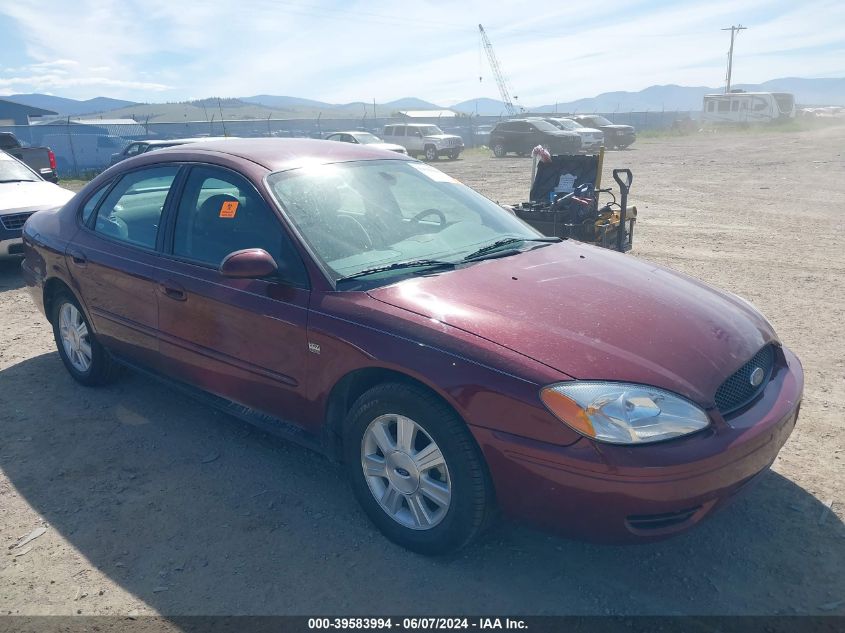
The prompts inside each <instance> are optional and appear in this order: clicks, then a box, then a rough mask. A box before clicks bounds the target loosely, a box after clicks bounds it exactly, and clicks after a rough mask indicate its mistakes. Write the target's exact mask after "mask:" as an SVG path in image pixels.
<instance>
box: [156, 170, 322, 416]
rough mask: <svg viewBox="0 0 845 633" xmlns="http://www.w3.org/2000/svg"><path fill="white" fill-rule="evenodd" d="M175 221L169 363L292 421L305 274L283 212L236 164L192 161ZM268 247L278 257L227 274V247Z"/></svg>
mask: <svg viewBox="0 0 845 633" xmlns="http://www.w3.org/2000/svg"><path fill="white" fill-rule="evenodd" d="M179 198H180V199H179V202H178V204H174V205H173V207H172V211H173V213H172V218H171V219H170V220H169V222H168V226H169V228H168V237H167V240H166V245H165V257H164V258H163V259H162V262H161V264H160V267H159V269H158V271H157V274H158V277H157V282H158V314H159V331H160V349H161V356H162V362H163V365H164V369H163V371H164V372H166V373H167V374H169V375H171V376H172V377H174V378H177V379H178V380H181V381H183V382H187V383H190V384H192V385H196V386H199V387H200V388H202V389H204V390H206V391H209V392H211V393H213V394H215V395H218V396H221V397H223V398H225V399H227V400H230V401H232V402H234V403H237V404H239V405H242V406H243V407H246V408H248V409H250V410H254V411H259V412H262V413H264V414H269V415H271V416H273V417H275V418H281V419H282V420H286V421H292V420H293V419H294V418H295V417H296V414H295V412H296V411H302V410H303V407H302V405H303V401H304V389H305V376H306V367H307V365H308V341H307V334H306V326H307V316H308V300H309V297H310V291H309V289H308V279H307V273H306V271H305V268H304V265H303V263H302V261H301V259H300V258H299V255H298V253H297V252H296V250H295V248H294V247H293V244H292V243H291V241H290V238H289V237H288V235H287V233H286V231H285V230H284V228H283V226H282V224H281V222H280V220H279V218H278V217H277V216H276V214H275V213H274V212H273V210H272V209H271V208H270V206H269V204H268V203H267V202H266V201H265V200H264V198H263V197H262V196H261V195H260V194H259V192H258V191H257V189H256V188H255V187H254V186H253V185H252V184H251V183H250V182H249V181H248V180H247V179H246V178H244V177H243V176H242V175H240V174H238V173H236V172H234V171H231V170H229V169H226V168H223V167H219V166H214V165H201V164H195V165H193V166H191V168H190V172H189V173H188V175H187V177H186V179H185V182H184V186H183V187H182V188H181V191H180V194H179ZM244 248H263V249H264V250H266V251H267V252H268V253H270V254H271V255H272V256H273V258H274V259H275V260H276V262H277V264H278V265H279V268H280V270H279V274H278V275H276V276H273V277H270V278H264V279H230V278H226V277H223V276H222V275H221V274H220V273H219V272H218V268H219V266H220V263H221V262H222V260H223V258H224V257H225V256H226V255H228V254H229V253H231V252H233V251H236V250H240V249H244Z"/></svg>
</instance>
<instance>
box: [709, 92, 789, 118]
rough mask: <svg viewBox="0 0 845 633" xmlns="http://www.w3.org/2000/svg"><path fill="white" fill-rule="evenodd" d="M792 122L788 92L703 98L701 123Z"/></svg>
mask: <svg viewBox="0 0 845 633" xmlns="http://www.w3.org/2000/svg"><path fill="white" fill-rule="evenodd" d="M792 118H795V97H794V96H793V95H791V94H790V93H788V92H744V91H740V90H737V91H734V92H727V93H723V94H712V95H704V111H703V112H702V115H701V120H702V121H710V122H713V123H769V122H771V121H777V120H779V119H792Z"/></svg>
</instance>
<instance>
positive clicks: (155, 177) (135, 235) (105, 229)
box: [94, 165, 179, 249]
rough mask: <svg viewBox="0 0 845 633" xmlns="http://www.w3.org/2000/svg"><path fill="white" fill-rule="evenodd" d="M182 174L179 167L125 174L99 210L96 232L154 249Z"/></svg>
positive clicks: (155, 168)
mask: <svg viewBox="0 0 845 633" xmlns="http://www.w3.org/2000/svg"><path fill="white" fill-rule="evenodd" d="M178 171H179V167H178V166H177V165H167V166H164V167H152V168H150V169H141V170H138V171H134V172H131V173H129V174H127V175H125V176H124V177H123V178H121V179H120V181H119V182H118V183H117V184H116V185H115V186H114V188H113V189H112V190H111V192H110V193H109V195H108V196H107V197H106V199H105V200H104V201H103V203H102V204H101V205H100V208H99V210H98V211H97V221H96V222H95V224H94V230H95V231H96V232H97V233H101V234H102V235H105V236H107V237H110V238H112V239H116V240H120V241H121V242H126V243H128V244H133V245H135V246H142V247H144V248H150V249H152V248H155V245H156V237H157V235H158V227H159V224H160V222H161V212H162V210H163V209H164V203H165V201H166V200H167V195H168V194H169V193H170V187H171V186H172V185H173V181H174V180H175V179H176V174H177V173H178Z"/></svg>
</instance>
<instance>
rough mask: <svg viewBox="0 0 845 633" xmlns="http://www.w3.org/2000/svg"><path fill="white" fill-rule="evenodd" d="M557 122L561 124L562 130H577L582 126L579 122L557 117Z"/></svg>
mask: <svg viewBox="0 0 845 633" xmlns="http://www.w3.org/2000/svg"><path fill="white" fill-rule="evenodd" d="M558 123H560V124H561V125H562V126H563V129H564V130H578V129H580V128H582V127H584V126H583V125H581V124H580V123H576V122H575V121H570V120H569V119H558Z"/></svg>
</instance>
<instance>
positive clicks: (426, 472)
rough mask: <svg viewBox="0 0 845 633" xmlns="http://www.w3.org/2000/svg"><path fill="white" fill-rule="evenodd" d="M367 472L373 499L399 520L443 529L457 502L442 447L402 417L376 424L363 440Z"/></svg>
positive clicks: (418, 527)
mask: <svg viewBox="0 0 845 633" xmlns="http://www.w3.org/2000/svg"><path fill="white" fill-rule="evenodd" d="M361 468H362V469H363V471H364V478H365V480H366V482H367V486H369V488H370V492H371V493H372V494H373V497H374V498H375V500H376V501H377V502H378V504H379V505H380V506H381V509H382V510H383V511H384V512H385V513H386V514H387V515H388V516H389V517H390V518H392V519H393V520H394V521H396V522H397V523H399V524H400V525H403V526H405V527H408V528H411V529H414V530H430V529H432V528H433V527H435V526H436V525H438V524H439V523H440V522H441V521H442V520H443V518H444V517H445V516H446V513H447V512H448V510H449V506H450V504H451V501H452V483H451V479H450V478H449V469H448V467H447V465H446V460H445V458H444V456H443V453H442V452H441V450H440V448H439V447H438V446H437V443H436V442H435V441H434V440H433V439H432V437H431V436H430V435H429V434H428V433H427V432H426V431H425V429H423V428H422V427H421V426H420V425H419V424H417V423H416V422H414V421H413V420H412V419H410V418H408V417H406V416H403V415H397V414H387V415H381V416H379V417H377V418H376V419H375V420H373V421H372V422H371V423H370V425H369V426H368V427H367V430H366V431H365V432H364V436H363V438H362V441H361Z"/></svg>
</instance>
